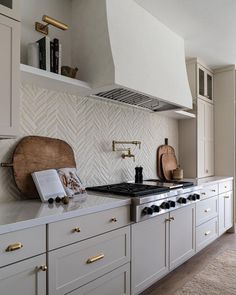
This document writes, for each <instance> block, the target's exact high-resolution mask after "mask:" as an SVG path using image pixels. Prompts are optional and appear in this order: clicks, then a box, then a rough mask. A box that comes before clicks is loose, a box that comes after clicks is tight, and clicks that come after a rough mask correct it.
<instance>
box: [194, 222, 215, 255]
mask: <svg viewBox="0 0 236 295" xmlns="http://www.w3.org/2000/svg"><path fill="white" fill-rule="evenodd" d="M217 237H218V220H217V217H216V218H213V219H211V220H209V221H207V222H205V223H203V224H201V225H199V226H198V227H197V229H196V245H197V246H196V250H197V251H200V250H202V249H203V248H205V247H206V246H207V245H209V244H210V243H211V242H213V241H214V240H215V239H216V238H217Z"/></svg>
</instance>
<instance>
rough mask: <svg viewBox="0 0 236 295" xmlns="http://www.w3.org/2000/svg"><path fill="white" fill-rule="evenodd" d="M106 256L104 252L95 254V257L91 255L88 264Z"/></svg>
mask: <svg viewBox="0 0 236 295" xmlns="http://www.w3.org/2000/svg"><path fill="white" fill-rule="evenodd" d="M104 257H105V255H104V254H103V253H101V254H98V255H96V256H93V257H90V258H88V260H87V264H90V263H94V262H96V261H98V260H101V259H103V258H104Z"/></svg>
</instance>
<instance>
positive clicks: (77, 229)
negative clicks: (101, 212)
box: [72, 227, 81, 233]
mask: <svg viewBox="0 0 236 295" xmlns="http://www.w3.org/2000/svg"><path fill="white" fill-rule="evenodd" d="M72 232H73V233H80V232H81V229H80V228H79V227H75V228H74V229H73V230H72Z"/></svg>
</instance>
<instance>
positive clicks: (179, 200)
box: [177, 197, 187, 204]
mask: <svg viewBox="0 0 236 295" xmlns="http://www.w3.org/2000/svg"><path fill="white" fill-rule="evenodd" d="M177 202H178V203H180V204H186V203H187V199H186V198H183V197H180V198H179V199H178V201H177Z"/></svg>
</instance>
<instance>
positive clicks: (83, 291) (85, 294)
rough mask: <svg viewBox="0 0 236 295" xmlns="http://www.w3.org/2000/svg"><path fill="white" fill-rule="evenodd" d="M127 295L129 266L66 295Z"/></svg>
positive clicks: (128, 290) (128, 291)
mask: <svg viewBox="0 0 236 295" xmlns="http://www.w3.org/2000/svg"><path fill="white" fill-rule="evenodd" d="M98 294H103V295H111V294H112V295H129V294H130V264H129V263H128V264H126V265H124V266H122V267H120V268H118V269H116V270H113V271H112V272H110V273H108V274H106V275H105V276H103V277H101V278H99V279H97V280H95V281H93V282H91V283H89V284H87V285H85V286H83V287H81V288H79V289H77V290H75V291H73V292H71V293H67V294H66V295H98Z"/></svg>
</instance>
